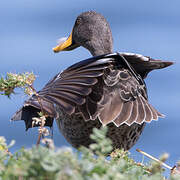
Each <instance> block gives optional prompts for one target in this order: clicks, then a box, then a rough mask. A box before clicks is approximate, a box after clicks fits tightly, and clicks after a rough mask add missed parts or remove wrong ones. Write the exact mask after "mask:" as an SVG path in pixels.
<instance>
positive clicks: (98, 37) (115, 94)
mask: <svg viewBox="0 0 180 180" xmlns="http://www.w3.org/2000/svg"><path fill="white" fill-rule="evenodd" d="M67 42H68V43H67ZM112 42H113V40H112V35H111V30H110V27H109V25H108V23H107V21H106V20H105V18H104V17H103V16H102V15H100V14H98V13H96V12H93V11H89V12H85V13H82V14H81V15H79V16H78V17H77V20H76V22H75V25H74V28H73V31H72V34H71V35H70V37H69V38H68V39H67V41H65V42H63V44H62V43H61V44H60V45H59V46H58V47H56V48H54V51H55V52H58V51H61V50H72V49H74V48H76V47H79V46H83V47H85V48H86V49H88V50H89V51H90V52H91V54H92V55H93V56H94V57H92V58H90V59H87V60H84V61H80V62H79V63H76V64H74V65H72V66H70V67H69V68H67V69H66V70H64V71H63V72H62V73H59V74H57V75H56V76H55V77H54V78H53V79H52V80H51V81H50V82H48V83H47V84H46V85H45V87H44V88H43V89H42V90H41V91H39V92H38V94H39V97H40V99H41V102H42V105H43V109H44V111H46V112H47V113H48V114H49V118H48V119H47V122H46V125H48V126H52V122H53V119H54V118H55V119H56V122H57V124H58V127H59V130H60V131H61V133H62V134H63V135H64V137H65V138H66V139H67V141H68V142H69V143H70V144H72V145H73V146H74V147H79V146H80V145H84V146H89V144H90V143H91V140H90V138H89V135H90V134H91V133H92V129H93V128H94V127H96V128H100V127H101V126H102V125H107V126H108V127H109V128H108V137H110V138H111V139H112V141H113V147H114V149H115V148H124V149H125V150H127V149H130V148H131V147H132V146H133V145H134V144H135V143H136V141H137V139H138V138H139V136H140V134H141V132H142V130H143V128H144V126H145V123H146V122H151V121H152V120H153V119H154V120H157V119H158V117H162V115H161V114H160V113H159V112H158V111H157V110H156V109H155V108H154V107H153V106H151V105H150V104H149V103H148V97H147V91H146V85H145V83H144V80H143V79H144V78H145V77H146V76H147V74H148V73H149V72H150V71H151V70H153V69H161V68H165V67H167V66H169V65H171V64H172V62H166V61H161V60H154V59H151V58H150V57H145V56H142V55H138V54H133V53H114V54H113V53H112V52H113V50H112V44H113V43H112ZM38 111H40V105H39V103H38V101H37V97H36V96H35V95H33V96H32V97H31V98H30V99H28V100H27V101H26V102H25V103H24V106H23V108H21V109H20V110H19V111H17V112H16V114H15V115H14V116H13V118H12V120H17V119H23V120H25V123H26V128H27V129H28V128H30V127H32V125H31V123H32V117H35V116H37V112H38Z"/></svg>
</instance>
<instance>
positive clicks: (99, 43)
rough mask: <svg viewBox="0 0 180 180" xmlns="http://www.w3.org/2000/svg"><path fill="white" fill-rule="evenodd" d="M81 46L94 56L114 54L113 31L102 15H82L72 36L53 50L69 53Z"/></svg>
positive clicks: (88, 13)
mask: <svg viewBox="0 0 180 180" xmlns="http://www.w3.org/2000/svg"><path fill="white" fill-rule="evenodd" d="M79 46H83V47H84V48H86V49H88V50H89V51H90V52H91V54H92V55H93V56H95V55H101V54H106V53H112V49H113V40H112V33H111V29H110V27H109V24H108V22H107V21H106V19H105V18H104V17H103V16H102V15H101V14H99V13H96V12H94V11H88V12H84V13H82V14H80V15H79V16H78V17H77V19H76V21H75V24H74V27H73V30H72V33H71V34H70V36H69V37H68V38H67V39H66V40H63V42H61V43H60V44H59V45H58V46H57V47H55V48H53V50H54V52H59V51H69V50H73V49H75V48H77V47H79Z"/></svg>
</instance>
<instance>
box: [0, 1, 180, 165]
mask: <svg viewBox="0 0 180 180" xmlns="http://www.w3.org/2000/svg"><path fill="white" fill-rule="evenodd" d="M179 6H180V1H179V0H173V1H171V2H170V1H169V0H159V1H155V0H152V1H148V2H147V1H143V0H139V1H131V0H126V1H120V0H114V1H102V0H99V1H96V0H91V1H83V0H76V1H67V2H66V1H63V2H61V1H59V0H52V1H44V0H38V1H37V0H26V1H21V0H13V1H10V0H6V1H1V2H0V62H1V64H0V75H5V74H6V72H13V73H18V72H26V71H29V72H31V71H33V72H34V73H35V74H36V75H37V80H36V82H35V88H36V89H40V88H42V87H43V85H44V84H45V83H46V82H47V81H48V80H49V79H50V78H52V77H53V76H54V75H55V74H56V73H57V72H59V71H62V70H63V69H64V68H66V67H68V66H69V65H71V64H73V63H75V62H78V61H79V60H82V59H86V58H88V57H90V54H89V52H88V51H87V50H85V49H83V48H78V49H76V50H74V51H71V52H62V53H59V54H54V53H53V52H52V47H54V46H55V45H56V39H58V38H60V37H62V36H68V35H69V33H70V32H71V30H72V27H73V24H74V20H75V18H76V16H77V15H78V14H79V13H81V12H83V11H86V10H96V11H97V12H100V13H101V14H103V15H104V16H105V17H106V18H107V20H108V21H109V23H110V26H111V28H112V33H113V37H114V50H115V51H126V52H136V53H140V54H144V55H147V56H151V57H153V58H157V59H165V60H173V61H174V62H175V65H174V66H172V67H169V68H167V69H163V70H159V71H154V72H152V73H151V74H150V75H149V76H148V78H147V79H146V83H147V87H148V92H149V101H150V103H151V104H153V106H154V107H156V108H157V109H158V110H159V111H160V112H161V113H164V114H165V115H166V117H165V118H164V119H159V121H158V122H155V121H154V122H152V123H150V124H148V125H147V126H146V128H145V130H144V132H143V134H142V136H141V138H140V140H139V141H138V143H137V144H136V145H135V146H134V147H133V148H132V150H131V152H132V156H133V157H134V158H135V159H137V160H141V159H142V157H141V155H139V154H138V153H137V152H136V151H135V149H136V148H140V149H142V150H144V151H146V152H148V153H150V154H152V155H155V156H159V155H160V154H162V153H163V152H168V153H169V154H170V158H169V160H168V161H167V163H168V164H170V165H171V166H173V165H174V164H175V163H176V161H177V160H178V159H180V151H179V147H180V145H179V139H180V133H179V129H180V115H179V112H180V81H179V80H180V75H179V69H180V63H179V62H180V53H179V49H180V23H179V19H180V11H179ZM16 92H17V95H16V96H14V95H13V96H12V97H11V99H8V98H6V97H3V96H0V104H1V105H0V121H1V124H0V135H1V136H5V137H6V139H7V141H8V142H10V140H11V139H15V140H16V145H15V146H14V147H13V148H12V149H11V150H12V151H15V150H17V149H18V148H19V147H21V146H25V147H31V146H32V145H33V144H35V143H36V139H37V129H31V130H29V131H28V132H25V130H24V123H23V122H16V123H12V122H10V121H9V119H10V118H11V116H12V115H13V113H14V112H15V111H16V110H17V109H18V108H20V107H21V105H22V103H23V101H24V100H25V99H26V98H27V97H25V96H24V95H23V93H22V92H21V91H19V90H18V91H16ZM54 140H55V144H56V146H58V147H60V146H64V145H69V144H68V143H67V142H66V140H65V139H64V137H63V136H62V135H61V134H60V133H59V132H58V130H57V127H56V124H54Z"/></svg>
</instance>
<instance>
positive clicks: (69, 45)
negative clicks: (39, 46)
mask: <svg viewBox="0 0 180 180" xmlns="http://www.w3.org/2000/svg"><path fill="white" fill-rule="evenodd" d="M76 47H78V45H77V44H75V43H74V42H73V40H72V33H71V34H70V36H69V37H68V38H61V39H60V42H59V44H58V45H57V46H56V47H54V48H53V51H54V52H55V53H58V52H60V51H70V50H73V49H75V48H76Z"/></svg>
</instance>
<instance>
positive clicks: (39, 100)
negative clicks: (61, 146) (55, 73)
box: [29, 85, 45, 147]
mask: <svg viewBox="0 0 180 180" xmlns="http://www.w3.org/2000/svg"><path fill="white" fill-rule="evenodd" d="M29 87H30V88H31V89H32V91H33V92H34V94H35V95H36V97H37V101H38V103H39V104H40V107H41V111H42V113H43V114H45V113H44V110H43V105H42V102H41V99H40V98H39V94H38V93H37V92H36V90H35V89H34V87H33V86H32V85H29ZM42 127H43V123H41V125H40V128H42ZM41 137H42V132H41V131H39V135H38V139H37V142H36V146H37V147H38V146H39V144H40V142H41Z"/></svg>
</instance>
